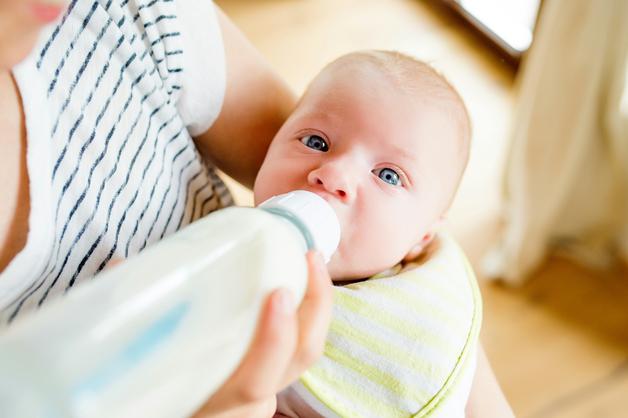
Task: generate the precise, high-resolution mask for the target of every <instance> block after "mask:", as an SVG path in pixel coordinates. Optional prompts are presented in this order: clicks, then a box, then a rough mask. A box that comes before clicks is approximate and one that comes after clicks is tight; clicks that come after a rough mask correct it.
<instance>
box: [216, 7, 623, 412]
mask: <svg viewBox="0 0 628 418" xmlns="http://www.w3.org/2000/svg"><path fill="white" fill-rule="evenodd" d="M217 3H218V4H219V5H220V6H221V7H222V8H223V9H224V10H225V12H226V13H227V14H228V15H230V16H231V18H232V19H233V20H234V21H235V22H236V24H238V25H239V26H240V27H241V28H242V30H243V31H244V32H245V34H247V36H248V37H249V38H250V39H251V41H252V42H253V43H254V44H255V45H256V46H257V47H258V48H259V49H260V51H261V52H262V53H263V54H264V55H265V56H266V57H267V58H268V60H269V61H270V62H271V64H272V65H273V66H274V67H275V68H276V69H277V70H278V71H279V72H280V73H281V74H282V75H283V76H284V77H285V78H286V80H287V81H288V83H289V84H290V85H291V86H292V87H293V88H294V89H295V91H297V92H302V91H303V89H304V88H305V86H306V85H307V83H308V81H309V80H310V79H311V78H312V77H313V76H314V75H315V74H316V73H317V72H318V71H319V70H320V68H321V67H322V66H323V65H324V64H326V63H327V62H328V61H330V60H332V59H333V58H335V57H337V56H338V55H340V54H343V53H345V52H348V51H352V50H356V49H365V48H385V49H396V50H401V51H403V52H406V53H410V54H413V55H415V56H417V57H419V58H421V59H424V60H426V61H429V62H430V63H432V65H434V66H435V67H436V68H438V69H439V70H440V71H441V72H443V73H444V75H445V76H446V77H447V78H448V79H449V80H450V81H451V82H452V83H453V84H454V85H455V86H456V87H457V88H458V90H459V91H460V92H461V94H462V96H463V98H464V99H465V101H466V103H467V105H468V107H469V111H470V113H471V118H472V121H473V129H474V139H473V148H472V153H471V161H470V164H469V168H468V170H467V173H466V177H465V180H464V182H463V184H462V186H461V190H460V192H459V195H458V198H457V200H456V202H455V203H454V206H453V208H452V210H451V212H450V217H449V218H450V228H451V230H452V231H453V233H454V235H455V236H456V238H457V239H458V240H459V242H460V243H461V244H462V246H463V247H464V249H465V250H466V251H467V254H468V255H469V257H470V259H471V261H472V263H473V265H474V266H475V267H476V270H478V271H479V265H480V264H481V259H482V255H483V254H484V252H485V251H486V250H487V248H488V247H489V246H490V244H491V240H492V239H493V238H494V237H495V235H496V231H497V228H498V213H499V188H500V172H501V170H502V167H503V162H504V157H505V152H506V149H507V146H508V129H509V123H510V119H511V116H512V110H513V106H514V101H515V92H514V72H513V70H512V68H510V67H509V66H508V65H506V64H505V63H503V62H502V61H501V60H500V59H499V58H497V56H496V55H495V54H494V53H492V52H491V51H489V50H488V49H486V48H485V47H484V46H483V45H481V44H480V43H479V42H478V39H477V38H476V37H474V36H470V35H469V32H468V31H466V30H464V28H462V27H461V25H460V22H459V21H457V20H456V19H454V18H452V17H451V16H447V15H445V14H443V13H440V12H435V11H434V9H433V8H432V7H430V6H429V5H428V4H426V3H425V2H423V1H419V0H217ZM230 186H232V187H234V188H235V190H236V199H237V201H238V202H239V203H242V204H250V203H251V197H250V194H249V192H248V191H246V190H244V189H241V188H238V187H237V185H233V184H230ZM480 279H481V287H482V293H483V297H484V305H485V322H484V327H483V331H482V338H483V341H484V344H485V347H486V349H487V352H488V354H489V357H490V359H491V361H492V363H493V366H494V368H495V371H496V373H497V375H498V378H499V380H500V382H501V384H502V386H503V388H504V391H505V393H506V395H507V397H508V398H509V400H510V402H511V404H512V406H513V408H514V410H515V412H516V414H517V416H518V417H522V418H550V417H551V418H584V417H588V418H589V417H590V418H607V417H608V418H619V417H628V272H627V271H626V270H621V271H616V272H610V273H609V272H607V273H599V272H598V273H595V272H589V271H586V270H583V269H581V268H578V267H576V266H574V265H572V264H569V263H568V262H566V261H564V260H560V259H553V260H550V261H549V262H548V264H547V265H546V266H544V267H543V268H542V269H541V271H539V272H538V274H536V275H535V277H533V279H532V280H531V281H530V282H529V283H528V284H527V285H526V286H524V287H523V288H521V289H509V288H506V287H504V286H501V285H499V284H497V283H492V282H487V281H485V280H482V278H481V277H480Z"/></svg>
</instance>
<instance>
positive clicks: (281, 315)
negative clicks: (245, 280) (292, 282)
mask: <svg viewBox="0 0 628 418" xmlns="http://www.w3.org/2000/svg"><path fill="white" fill-rule="evenodd" d="M296 344H297V317H296V308H295V302H294V297H293V296H292V294H291V293H290V291H288V290H286V289H279V290H275V291H274V292H273V293H271V295H270V296H269V298H268V299H267V301H266V303H265V305H264V307H263V309H262V313H261V316H260V320H259V322H258V326H257V330H256V333H255V336H254V337H253V340H252V342H251V345H250V347H249V351H248V352H247V354H246V355H245V357H244V359H243V360H242V362H241V363H240V366H238V368H237V369H236V371H235V372H234V373H233V374H232V376H231V377H230V378H229V379H228V380H227V382H226V383H225V384H224V385H223V386H222V388H221V389H220V390H219V391H218V392H217V393H216V394H214V396H212V398H211V399H210V400H209V401H208V402H207V403H206V404H205V406H204V407H203V409H202V411H205V412H208V411H212V412H214V411H224V410H230V409H239V408H242V407H245V408H246V406H247V405H258V404H260V403H261V402H267V401H268V400H269V399H272V400H273V401H274V399H275V394H276V393H277V392H278V391H279V386H280V383H281V382H282V381H283V377H284V375H285V371H286V369H287V368H288V366H289V363H290V360H291V359H292V357H293V353H294V350H295V348H296ZM201 416H202V415H201Z"/></svg>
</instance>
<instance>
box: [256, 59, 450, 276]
mask: <svg viewBox="0 0 628 418" xmlns="http://www.w3.org/2000/svg"><path fill="white" fill-rule="evenodd" d="M453 125H454V124H453V123H452V120H451V116H450V115H449V114H448V113H447V112H446V111H444V110H443V108H442V107H438V106H436V105H434V104H433V103H432V102H431V101H430V100H429V98H425V100H423V99H419V100H417V98H416V97H415V98H411V97H410V96H408V95H407V93H404V92H403V91H401V90H400V89H399V88H398V87H396V86H395V85H394V84H393V82H392V81H391V80H390V79H388V77H387V76H386V75H384V74H382V73H381V72H380V71H379V70H377V69H375V68H370V66H366V67H364V68H362V67H360V68H351V67H349V68H340V69H334V70H333V71H327V72H324V73H323V74H322V75H321V76H319V77H318V78H317V80H316V81H315V82H314V84H313V85H312V86H311V87H310V89H309V91H308V93H307V94H306V96H305V97H304V98H303V99H302V100H301V102H300V103H299V105H298V106H297V108H296V109H295V111H294V112H293V113H292V115H291V116H290V118H289V119H288V120H287V121H286V123H285V124H284V125H283V127H282V128H281V129H280V131H279V132H278V133H277V135H276V137H275V139H274V140H273V143H272V144H271V146H270V149H269V151H268V154H267V156H266V159H265V161H264V163H263V165H262V168H261V169H260V172H259V174H258V177H257V179H256V182H255V188H254V193H255V202H256V204H259V203H261V202H263V201H264V200H266V199H268V198H269V197H271V196H274V195H277V194H281V193H286V192H289V191H291V190H296V189H302V190H309V191H311V192H314V193H316V194H318V195H320V196H322V197H323V198H324V199H325V200H327V201H328V202H329V203H330V204H331V206H332V207H333V209H334V210H335V212H336V214H337V215H338V219H339V220H340V224H341V229H342V238H341V242H340V246H339V248H338V251H337V252H336V253H335V254H334V256H333V257H332V259H331V261H330V262H329V264H328V268H329V272H330V275H331V277H332V278H334V279H351V278H363V277H368V276H370V275H372V274H375V273H378V272H380V271H382V270H385V269H386V268H389V267H390V266H392V265H394V264H395V263H397V262H399V261H400V260H401V259H402V258H403V257H404V256H405V255H406V254H407V253H408V251H409V250H410V249H411V248H412V247H413V246H414V245H415V244H416V243H417V242H419V241H421V239H422V238H423V236H424V235H425V234H427V233H428V232H430V229H431V228H432V227H433V226H434V224H435V223H436V222H437V221H438V220H439V219H440V217H441V215H442V213H443V212H444V210H445V209H446V207H447V205H448V202H449V199H450V197H451V195H452V193H453V192H454V190H452V189H453V188H455V186H450V185H452V184H455V183H456V181H455V180H454V178H455V176H456V170H455V169H454V168H453V167H452V166H453V164H454V163H453V162H452V161H453V160H454V159H453V158H452V155H453V154H454V153H455V152H456V150H455V147H454V145H453V144H455V143H456V140H455V139H452V138H453V137H452V135H458V131H457V130H456V129H455V128H454V127H453ZM450 167H452V168H450Z"/></svg>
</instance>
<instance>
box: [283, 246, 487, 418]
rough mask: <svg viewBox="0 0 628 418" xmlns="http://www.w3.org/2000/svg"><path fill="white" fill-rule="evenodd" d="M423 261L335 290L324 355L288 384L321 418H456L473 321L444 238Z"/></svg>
mask: <svg viewBox="0 0 628 418" xmlns="http://www.w3.org/2000/svg"><path fill="white" fill-rule="evenodd" d="M439 240H440V243H439V247H438V249H437V250H436V251H435V253H434V254H433V255H432V256H431V257H430V259H429V260H428V261H427V262H425V263H423V264H421V265H415V266H406V267H405V268H404V271H402V272H399V273H398V274H395V275H393V276H391V277H383V278H382V277H381V275H378V276H375V277H373V278H371V279H369V280H367V281H363V282H359V283H354V284H351V285H347V286H344V287H337V288H336V289H335V296H334V298H335V299H334V313H333V319H332V323H331V328H330V332H329V335H328V338H327V342H326V346H325V353H324V356H323V357H322V358H321V360H320V361H318V362H317V363H316V364H315V365H314V366H313V367H311V368H310V369H309V370H308V371H306V372H305V374H304V375H303V376H302V377H301V379H300V381H299V382H298V383H297V384H295V385H293V389H294V390H295V391H296V392H297V393H298V394H299V395H300V397H301V398H302V399H304V400H305V401H306V402H307V403H308V404H309V405H310V406H311V407H312V408H313V409H314V410H316V411H318V412H319V413H320V414H321V415H323V416H325V417H356V418H357V417H359V418H367V417H374V418H397V417H399V418H401V417H404V418H405V417H428V416H429V417H448V418H452V417H458V416H459V417H464V408H465V405H466V400H467V397H468V393H469V390H470V385H471V381H472V377H473V372H474V369H475V356H476V347H477V341H478V334H479V330H480V324H481V317H482V306H481V305H482V304H481V297H480V293H479V290H478V287H477V283H476V280H475V275H474V274H473V271H472V269H471V267H470V265H469V262H468V261H467V259H466V257H465V256H464V254H463V252H462V250H461V249H460V248H459V247H458V245H457V244H456V243H455V241H453V240H452V239H451V238H449V237H448V236H446V235H443V236H441V237H439Z"/></svg>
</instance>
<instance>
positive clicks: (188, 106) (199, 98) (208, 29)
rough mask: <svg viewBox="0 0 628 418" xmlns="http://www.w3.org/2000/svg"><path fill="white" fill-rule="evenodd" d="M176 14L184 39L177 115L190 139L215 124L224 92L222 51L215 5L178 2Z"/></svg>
mask: <svg viewBox="0 0 628 418" xmlns="http://www.w3.org/2000/svg"><path fill="white" fill-rule="evenodd" d="M177 13H178V18H179V22H180V28H181V35H182V38H183V60H184V71H183V74H182V75H181V90H182V91H181V96H180V97H179V101H178V103H177V107H178V110H179V114H180V115H181V118H182V119H183V122H184V123H185V125H186V127H187V129H188V132H190V134H191V135H192V136H196V135H200V134H202V133H203V132H205V131H206V130H207V129H209V127H211V125H212V124H213V123H214V121H215V120H216V118H217V117H218V115H219V114H220V109H221V107H222V103H223V99H224V96H225V89H226V63H225V52H224V46H223V41H222V34H221V32H220V25H219V22H218V16H217V13H216V10H215V6H214V3H213V2H212V1H209V0H180V1H178V2H177Z"/></svg>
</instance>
